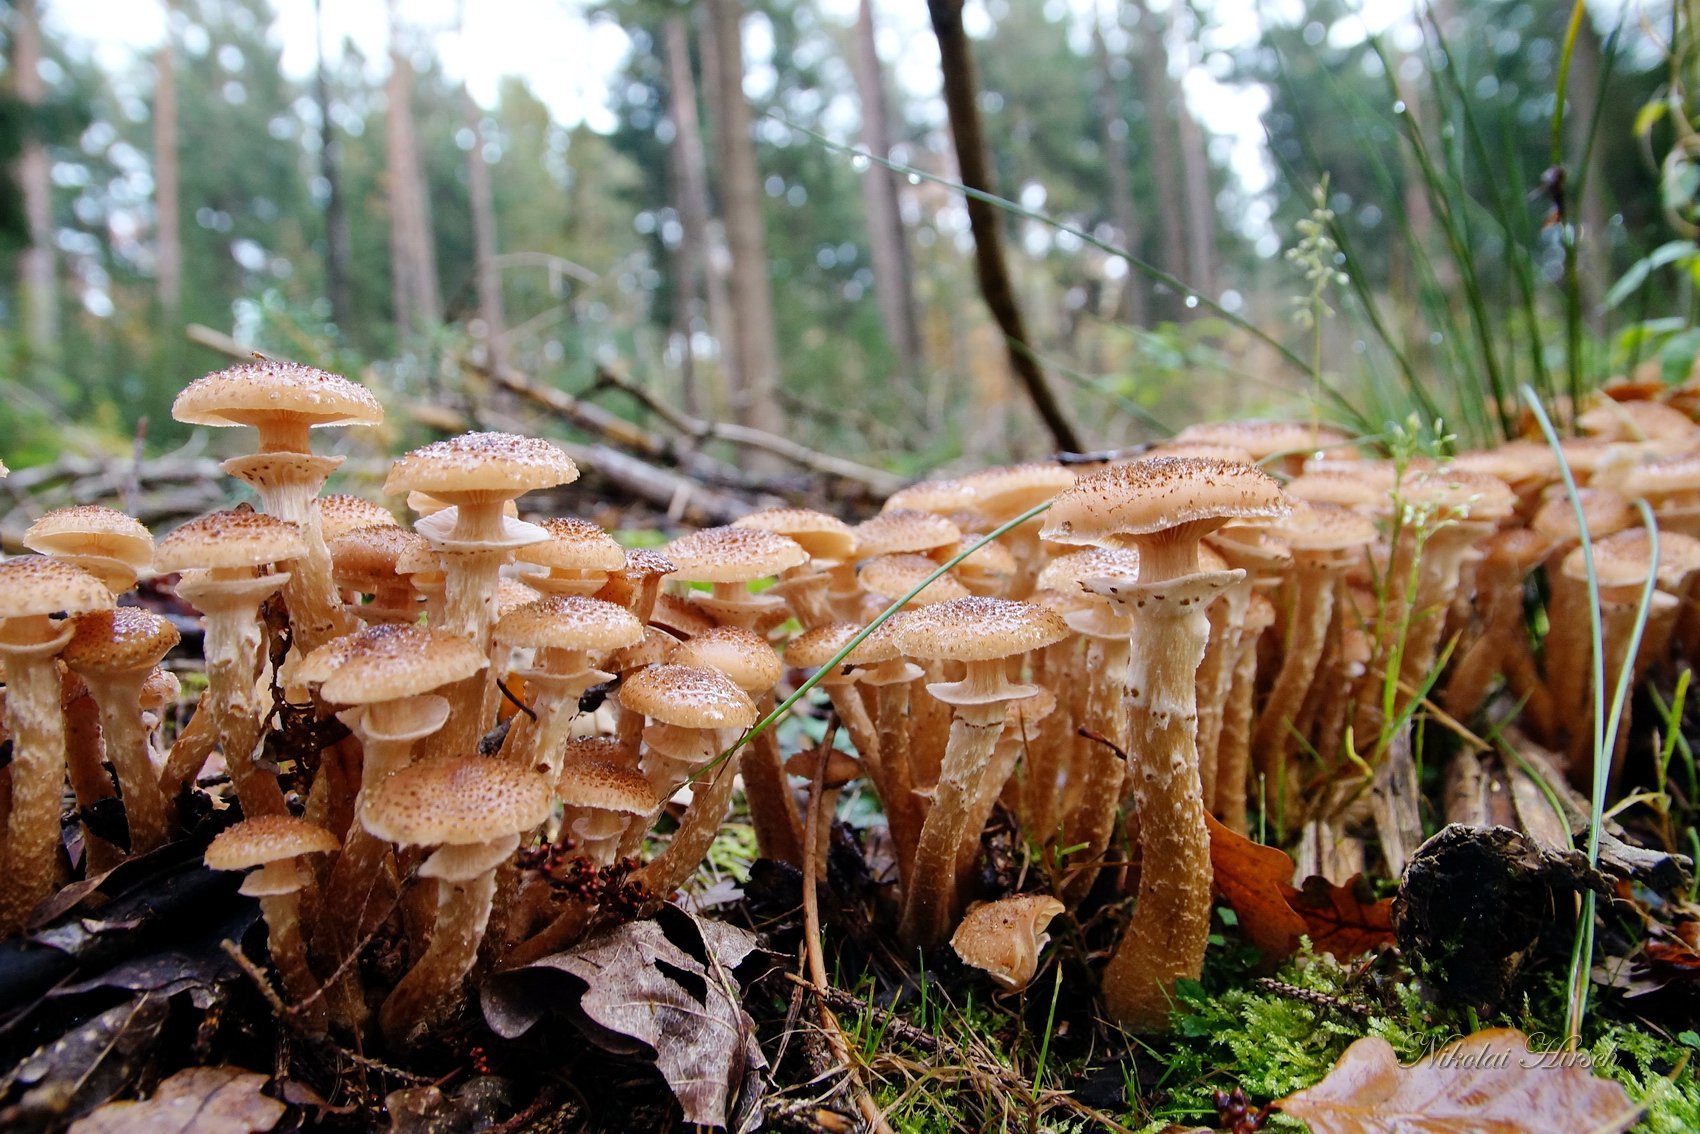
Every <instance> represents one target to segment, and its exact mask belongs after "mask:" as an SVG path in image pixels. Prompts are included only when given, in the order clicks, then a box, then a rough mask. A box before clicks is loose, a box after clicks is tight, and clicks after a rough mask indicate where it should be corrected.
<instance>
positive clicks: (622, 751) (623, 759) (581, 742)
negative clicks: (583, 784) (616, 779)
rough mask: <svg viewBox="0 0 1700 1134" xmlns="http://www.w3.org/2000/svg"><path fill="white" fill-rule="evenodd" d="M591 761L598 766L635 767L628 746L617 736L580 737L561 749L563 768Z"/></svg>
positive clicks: (568, 742)
mask: <svg viewBox="0 0 1700 1134" xmlns="http://www.w3.org/2000/svg"><path fill="white" fill-rule="evenodd" d="M580 761H590V762H593V763H598V764H618V765H620V766H621V767H631V766H633V764H632V760H631V759H630V757H629V755H628V753H627V752H626V746H625V743H624V742H623V741H621V740H620V738H619V737H617V736H578V737H574V738H573V739H572V740H569V741H567V742H566V744H564V745H563V746H562V747H561V766H562V767H563V768H565V767H567V766H568V765H569V764H576V763H579V762H580Z"/></svg>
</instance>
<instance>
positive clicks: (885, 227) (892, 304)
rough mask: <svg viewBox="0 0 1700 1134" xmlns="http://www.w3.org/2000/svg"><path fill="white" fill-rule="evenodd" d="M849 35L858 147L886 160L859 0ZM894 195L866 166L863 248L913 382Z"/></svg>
mask: <svg viewBox="0 0 1700 1134" xmlns="http://www.w3.org/2000/svg"><path fill="white" fill-rule="evenodd" d="M854 34H855V50H854V51H853V52H852V54H851V61H852V64H853V70H854V71H855V75H856V97H857V99H858V100H859V101H860V102H861V104H862V146H863V147H864V148H865V149H866V150H867V151H868V152H869V153H870V154H873V155H874V156H875V157H879V158H890V156H891V108H890V106H889V105H888V104H887V102H886V89H885V72H884V70H883V69H882V68H881V67H880V57H879V50H878V47H877V45H876V42H875V39H874V11H873V0H862V3H861V6H860V8H859V9H858V11H857V13H856V27H855V33H854ZM897 192H898V190H897V174H895V173H893V172H892V171H891V170H889V169H886V168H885V167H884V166H882V165H873V164H870V165H869V167H868V169H867V170H866V171H865V172H864V173H863V174H862V205H863V207H864V208H865V209H866V210H867V213H868V244H869V248H870V251H871V252H872V255H873V268H874V294H875V297H876V298H877V299H878V300H879V305H880V319H881V320H882V321H883V322H884V324H885V337H886V341H887V342H889V343H890V344H891V351H892V353H893V354H895V355H896V356H897V364H898V366H899V368H901V370H902V372H903V373H904V374H905V375H906V376H908V377H909V378H910V379H911V380H913V379H914V377H915V376H916V375H917V374H918V373H919V371H920V366H921V330H920V325H919V324H918V323H917V322H916V319H915V292H914V289H913V287H912V286H911V280H912V279H913V278H914V277H913V274H912V268H911V265H910V261H909V241H908V237H907V235H906V234H905V232H904V230H903V213H902V210H901V209H900V208H899V206H898V201H897Z"/></svg>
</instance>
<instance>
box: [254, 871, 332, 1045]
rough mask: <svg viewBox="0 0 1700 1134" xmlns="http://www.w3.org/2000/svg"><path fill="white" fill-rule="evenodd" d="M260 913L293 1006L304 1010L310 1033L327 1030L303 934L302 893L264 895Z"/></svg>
mask: <svg viewBox="0 0 1700 1134" xmlns="http://www.w3.org/2000/svg"><path fill="white" fill-rule="evenodd" d="M260 916H261V917H263V918H265V920H266V948H267V949H268V950H269V951H270V952H271V957H272V964H273V965H274V966H276V968H277V975H278V979H279V980H281V981H282V982H283V991H284V994H285V995H286V996H287V997H288V998H289V1002H290V1005H291V1007H293V1008H295V1009H297V1010H298V1011H299V1012H300V1013H301V1022H302V1024H303V1025H304V1026H305V1027H306V1029H307V1030H308V1031H309V1032H322V1031H324V1030H325V1019H326V1010H325V1000H324V997H323V996H321V995H320V994H319V992H320V989H319V978H318V977H316V976H314V975H313V970H312V968H310V967H309V966H308V964H307V944H306V942H305V941H304V940H303V939H302V937H301V892H300V891H298V890H297V891H292V892H290V893H288V894H267V895H265V896H263V897H261V898H260Z"/></svg>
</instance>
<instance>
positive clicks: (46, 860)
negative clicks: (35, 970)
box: [0, 618, 71, 938]
mask: <svg viewBox="0 0 1700 1134" xmlns="http://www.w3.org/2000/svg"><path fill="white" fill-rule="evenodd" d="M12 621H14V622H25V621H27V622H30V623H37V624H38V626H39V628H40V629H42V630H44V631H46V633H48V634H51V635H52V636H51V637H49V638H48V639H47V640H46V641H44V642H35V643H30V644H27V645H26V644H21V643H20V644H16V645H14V644H6V647H5V651H4V655H5V659H6V681H7V689H6V725H7V728H8V729H9V730H10V731H11V733H12V764H11V770H12V810H11V814H10V815H9V816H8V820H9V822H8V824H7V836H6V848H5V849H6V854H5V864H6V870H5V876H4V878H0V938H4V937H7V936H10V935H11V934H13V933H16V932H17V931H18V930H20V929H22V928H23V927H24V924H25V922H26V921H27V920H28V918H29V914H30V911H31V910H33V909H34V908H35V907H36V905H37V904H39V903H40V902H42V901H43V900H44V899H46V897H47V896H48V895H49V894H50V893H52V892H53V882H54V879H55V878H57V877H58V874H59V800H60V797H61V795H62V794H63V790H64V783H65V718H64V715H63V713H61V711H60V708H59V691H60V681H59V670H58V667H57V666H56V664H55V663H54V660H53V658H54V655H55V654H57V653H58V652H59V650H60V649H61V648H62V647H63V646H64V645H65V643H66V642H67V641H69V640H70V637H71V627H70V626H69V625H66V626H64V627H62V628H61V629H60V630H59V632H58V633H56V634H55V633H53V624H52V623H50V622H48V620H47V619H46V618H41V619H39V620H37V619H33V618H32V619H27V620H26V619H14V620H12ZM7 629H10V627H9V626H8V627H7Z"/></svg>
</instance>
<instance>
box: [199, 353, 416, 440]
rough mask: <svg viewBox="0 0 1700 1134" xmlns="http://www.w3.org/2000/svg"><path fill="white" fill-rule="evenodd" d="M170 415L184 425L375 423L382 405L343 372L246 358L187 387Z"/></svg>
mask: <svg viewBox="0 0 1700 1134" xmlns="http://www.w3.org/2000/svg"><path fill="white" fill-rule="evenodd" d="M171 416H172V417H174V418H176V419H177V420H178V421H181V422H183V423H184V424H186V425H219V426H224V425H258V424H259V423H260V422H262V421H274V420H279V419H293V420H295V421H305V422H306V423H307V424H308V425H377V424H378V423H379V422H381V421H383V420H384V407H383V406H382V405H380V404H379V403H378V399H377V398H375V397H373V396H372V391H370V390H368V389H367V388H366V387H364V386H362V385H360V384H359V383H358V382H350V381H349V380H348V379H347V378H344V377H342V376H341V375H339V374H331V373H329V372H327V371H324V370H317V369H315V368H313V367H311V366H302V365H301V364H299V363H295V362H273V361H270V360H267V361H263V362H245V363H243V364H242V365H240V366H232V367H230V368H229V369H228V370H217V371H214V372H213V373H211V374H208V375H206V376H204V377H201V378H197V379H195V380H194V381H193V382H191V383H189V384H188V385H187V386H185V387H184V388H183V390H182V392H181V393H179V394H178V395H177V398H176V400H175V401H173V402H172V403H171Z"/></svg>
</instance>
